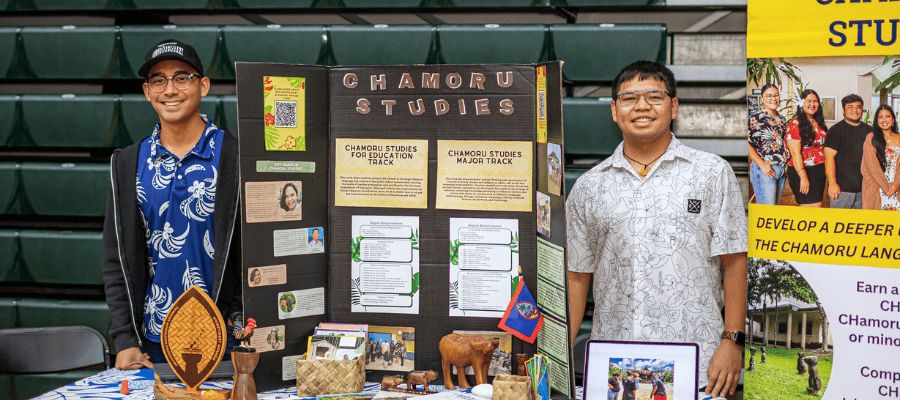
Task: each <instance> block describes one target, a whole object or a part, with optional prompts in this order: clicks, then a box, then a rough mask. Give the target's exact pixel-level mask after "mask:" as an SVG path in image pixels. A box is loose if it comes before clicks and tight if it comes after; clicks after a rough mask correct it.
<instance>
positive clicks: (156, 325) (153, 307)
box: [144, 284, 172, 335]
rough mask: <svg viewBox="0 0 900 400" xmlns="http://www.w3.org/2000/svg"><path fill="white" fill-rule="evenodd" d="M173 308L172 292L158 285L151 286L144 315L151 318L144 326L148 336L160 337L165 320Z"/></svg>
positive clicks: (145, 301) (145, 302)
mask: <svg viewBox="0 0 900 400" xmlns="http://www.w3.org/2000/svg"><path fill="white" fill-rule="evenodd" d="M170 308H172V291H171V290H170V289H168V288H165V289H163V288H161V287H159V286H156V284H153V285H150V295H149V296H147V297H146V298H145V300H144V313H145V315H148V316H149V317H150V318H149V319H148V320H147V322H146V326H144V332H145V333H146V334H152V335H159V334H160V332H162V323H163V318H165V317H166V314H168V313H169V309H170Z"/></svg>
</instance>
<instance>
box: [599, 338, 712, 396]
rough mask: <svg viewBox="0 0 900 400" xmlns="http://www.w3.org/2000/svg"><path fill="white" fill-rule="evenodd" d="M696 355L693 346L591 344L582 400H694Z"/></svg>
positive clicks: (645, 343)
mask: <svg viewBox="0 0 900 400" xmlns="http://www.w3.org/2000/svg"><path fill="white" fill-rule="evenodd" d="M698 355H699V347H697V345H696V344H694V343H648V342H610V341H602V340H591V341H589V342H588V344H587V350H586V351H585V377H584V382H585V386H584V397H583V399H584V400H607V399H611V398H613V397H611V396H610V394H611V393H615V397H614V398H615V399H629V398H635V399H647V398H650V399H667V400H671V399H679V400H682V399H696V398H697V392H698V390H697V363H698ZM626 392H627V394H626ZM629 394H630V395H633V396H629Z"/></svg>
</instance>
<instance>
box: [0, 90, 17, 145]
mask: <svg viewBox="0 0 900 400" xmlns="http://www.w3.org/2000/svg"><path fill="white" fill-rule="evenodd" d="M17 98H18V96H16V95H11V94H0V121H2V122H0V146H6V145H7V141H8V140H9V138H10V134H11V132H12V128H13V122H14V121H13V118H14V117H15V110H16V99H17Z"/></svg>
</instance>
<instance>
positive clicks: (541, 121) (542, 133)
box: [534, 66, 547, 143]
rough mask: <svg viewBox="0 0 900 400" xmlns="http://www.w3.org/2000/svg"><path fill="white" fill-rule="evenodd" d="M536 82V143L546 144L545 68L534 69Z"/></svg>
mask: <svg viewBox="0 0 900 400" xmlns="http://www.w3.org/2000/svg"><path fill="white" fill-rule="evenodd" d="M534 70H535V76H536V77H537V80H536V82H535V86H537V94H536V96H535V99H534V100H535V105H536V111H537V112H536V113H535V121H536V122H537V124H536V125H537V142H538V143H547V67H545V66H538V67H536V68H535V69H534Z"/></svg>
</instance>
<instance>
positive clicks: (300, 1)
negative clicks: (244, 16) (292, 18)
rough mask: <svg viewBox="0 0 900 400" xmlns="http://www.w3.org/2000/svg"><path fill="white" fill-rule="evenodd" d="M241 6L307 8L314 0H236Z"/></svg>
mask: <svg viewBox="0 0 900 400" xmlns="http://www.w3.org/2000/svg"><path fill="white" fill-rule="evenodd" d="M236 1H237V3H238V5H239V6H240V7H242V8H309V7H312V5H313V3H314V2H315V0H236Z"/></svg>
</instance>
